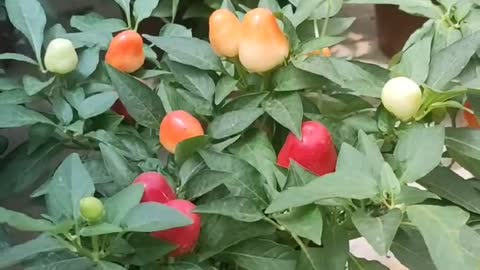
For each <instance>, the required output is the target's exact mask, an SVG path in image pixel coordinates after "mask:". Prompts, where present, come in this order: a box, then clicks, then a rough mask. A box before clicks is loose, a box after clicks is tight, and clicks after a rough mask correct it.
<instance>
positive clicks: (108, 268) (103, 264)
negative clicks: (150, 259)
mask: <svg viewBox="0 0 480 270" xmlns="http://www.w3.org/2000/svg"><path fill="white" fill-rule="evenodd" d="M116 1H118V0H116ZM94 270H126V268H124V267H123V266H121V265H119V264H116V263H112V262H107V261H100V262H99V263H98V265H97V267H95V268H94Z"/></svg>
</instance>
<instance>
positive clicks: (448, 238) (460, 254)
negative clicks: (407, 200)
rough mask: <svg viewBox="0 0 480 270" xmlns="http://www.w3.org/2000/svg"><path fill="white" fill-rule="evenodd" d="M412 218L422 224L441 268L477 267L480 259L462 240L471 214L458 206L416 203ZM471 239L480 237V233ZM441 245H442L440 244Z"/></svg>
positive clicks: (476, 239) (410, 213)
mask: <svg viewBox="0 0 480 270" xmlns="http://www.w3.org/2000/svg"><path fill="white" fill-rule="evenodd" d="M407 214H408V218H409V219H410V220H411V221H412V222H413V224H415V225H416V226H417V227H418V230H419V231H420V233H421V234H422V237H423V239H424V240H425V243H426V244H427V247H428V251H429V253H430V256H431V257H432V259H433V262H434V264H435V266H436V267H437V269H438V270H447V269H475V267H477V266H478V265H479V263H480V259H479V258H478V256H476V255H475V254H474V253H471V250H468V249H466V246H464V243H462V242H461V238H460V234H461V232H462V231H463V230H464V229H465V228H467V227H466V225H465V222H467V220H468V218H469V214H468V213H466V212H465V211H463V210H461V209H460V208H457V207H442V206H430V205H414V206H409V207H408V208H407ZM475 235H476V236H475V238H472V239H470V240H469V241H472V242H475V241H479V240H480V235H478V234H475ZM439 247H441V248H439Z"/></svg>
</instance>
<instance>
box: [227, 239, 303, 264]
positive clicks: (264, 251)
mask: <svg viewBox="0 0 480 270" xmlns="http://www.w3.org/2000/svg"><path fill="white" fill-rule="evenodd" d="M222 256H226V257H227V258H228V259H229V260H232V261H234V262H235V264H236V265H238V266H240V267H241V268H243V269H248V270H258V269H278V270H294V269H295V264H296V262H297V253H296V252H295V250H294V249H293V248H291V247H289V246H287V245H282V244H279V243H276V242H274V241H272V240H267V239H252V240H249V241H244V242H242V243H240V244H238V245H235V246H233V247H231V248H229V249H227V250H225V251H223V252H222Z"/></svg>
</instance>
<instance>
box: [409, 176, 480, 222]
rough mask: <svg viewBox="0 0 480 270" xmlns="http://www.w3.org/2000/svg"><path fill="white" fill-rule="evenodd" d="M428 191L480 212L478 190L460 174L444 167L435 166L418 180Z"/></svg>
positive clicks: (479, 193)
mask: <svg viewBox="0 0 480 270" xmlns="http://www.w3.org/2000/svg"><path fill="white" fill-rule="evenodd" d="M418 183H419V184H421V185H422V186H423V187H425V188H426V189H428V190H429V191H431V192H433V193H435V194H437V195H438V196H440V197H442V198H444V199H447V200H449V201H451V202H453V203H455V204H457V205H459V206H462V207H463V208H465V209H467V210H469V211H471V212H474V213H479V214H480V197H479V195H480V192H479V191H478V190H477V189H476V188H475V187H474V186H473V185H472V184H471V183H470V181H468V180H465V179H463V178H462V177H461V176H459V175H458V174H456V173H455V172H453V171H452V170H450V169H448V168H445V167H437V168H435V169H434V170H433V171H431V172H430V173H429V174H427V175H426V176H425V177H423V178H422V179H420V180H419V182H418Z"/></svg>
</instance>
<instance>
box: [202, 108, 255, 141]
mask: <svg viewBox="0 0 480 270" xmlns="http://www.w3.org/2000/svg"><path fill="white" fill-rule="evenodd" d="M263 113H264V111H263V109H248V110H238V111H232V112H227V113H225V114H222V115H220V116H217V117H215V119H214V120H213V121H212V122H211V123H210V125H209V126H208V131H207V132H208V134H209V135H210V137H212V138H213V139H223V138H226V137H229V136H232V135H235V134H237V133H240V132H242V131H244V130H245V129H246V128H248V127H249V126H250V125H251V124H252V123H253V122H255V120H257V118H259V117H260V116H261V115H262V114H263Z"/></svg>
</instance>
